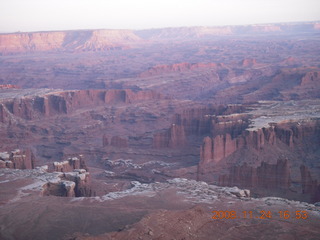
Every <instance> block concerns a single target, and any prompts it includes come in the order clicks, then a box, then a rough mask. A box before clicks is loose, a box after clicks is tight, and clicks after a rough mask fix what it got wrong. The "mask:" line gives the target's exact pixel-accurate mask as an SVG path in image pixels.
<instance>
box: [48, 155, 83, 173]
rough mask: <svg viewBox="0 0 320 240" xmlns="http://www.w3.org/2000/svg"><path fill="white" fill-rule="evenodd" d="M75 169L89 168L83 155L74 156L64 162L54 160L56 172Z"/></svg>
mask: <svg viewBox="0 0 320 240" xmlns="http://www.w3.org/2000/svg"><path fill="white" fill-rule="evenodd" d="M75 169H85V170H88V169H87V166H86V164H85V161H84V159H83V158H82V156H79V157H72V158H69V159H68V160H66V161H63V162H54V163H53V164H52V171H54V172H72V171H74V170H75Z"/></svg>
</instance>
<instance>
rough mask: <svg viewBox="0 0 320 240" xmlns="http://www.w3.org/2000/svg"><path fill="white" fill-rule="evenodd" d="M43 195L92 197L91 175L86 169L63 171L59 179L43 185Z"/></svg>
mask: <svg viewBox="0 0 320 240" xmlns="http://www.w3.org/2000/svg"><path fill="white" fill-rule="evenodd" d="M42 195H43V196H50V195H53V196H60V197H90V196H91V195H92V192H91V188H90V175H89V173H88V172H87V171H86V170H85V169H75V170H74V171H73V172H65V173H61V174H60V175H59V176H58V179H54V180H52V181H49V182H48V183H46V184H45V185H44V186H43V191H42Z"/></svg>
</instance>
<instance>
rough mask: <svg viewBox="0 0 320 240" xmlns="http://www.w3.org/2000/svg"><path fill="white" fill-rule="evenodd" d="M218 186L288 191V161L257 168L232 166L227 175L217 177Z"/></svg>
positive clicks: (265, 164) (244, 165)
mask: <svg viewBox="0 0 320 240" xmlns="http://www.w3.org/2000/svg"><path fill="white" fill-rule="evenodd" d="M219 185H222V186H241V187H248V188H263V189H289V187H290V185H291V178H290V167H289V161H288V160H287V159H284V160H282V159H278V160H277V163H276V164H269V163H266V162H262V163H261V165H260V166H259V167H257V168H255V167H252V166H248V165H247V164H246V163H245V164H243V165H241V166H233V167H232V168H231V169H230V173H229V174H228V175H220V176H219Z"/></svg>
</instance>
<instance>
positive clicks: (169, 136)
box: [153, 105, 248, 148]
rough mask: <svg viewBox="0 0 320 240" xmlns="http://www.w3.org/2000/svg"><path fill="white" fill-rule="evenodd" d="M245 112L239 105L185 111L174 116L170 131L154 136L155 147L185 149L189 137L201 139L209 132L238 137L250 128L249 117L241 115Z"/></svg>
mask: <svg viewBox="0 0 320 240" xmlns="http://www.w3.org/2000/svg"><path fill="white" fill-rule="evenodd" d="M243 111H244V107H243V106H239V105H229V106H223V105H220V106H215V107H207V108H194V109H185V110H183V111H182V113H178V114H175V115H174V119H173V122H174V123H173V124H172V125H171V127H170V128H169V129H167V130H165V131H162V132H158V133H155V134H154V136H153V147H155V148H166V147H169V148H176V147H183V146H186V145H187V144H188V137H189V136H196V137H200V136H203V135H204V134H207V133H208V132H211V133H213V134H214V135H217V134H218V133H220V132H221V133H223V132H228V133H230V134H231V135H232V136H236V135H238V134H239V132H242V131H243V129H245V128H247V126H248V121H247V117H245V116H244V115H241V114H240V113H241V112H243ZM238 113H239V114H238ZM230 114H231V115H230ZM219 115H222V116H219Z"/></svg>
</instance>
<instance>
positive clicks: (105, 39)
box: [0, 30, 140, 54]
mask: <svg viewBox="0 0 320 240" xmlns="http://www.w3.org/2000/svg"><path fill="white" fill-rule="evenodd" d="M138 40H140V38H139V37H138V36H136V35H135V34H134V33H133V32H132V31H130V30H87V31H62V32H34V33H13V34H0V53H2V54H9V53H25V52H39V51H59V52H60V51H62V52H64V51H67V52H70V51H71V52H74V51H105V50H110V49H121V48H127V47H128V46H129V44H128V43H132V42H135V41H138Z"/></svg>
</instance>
